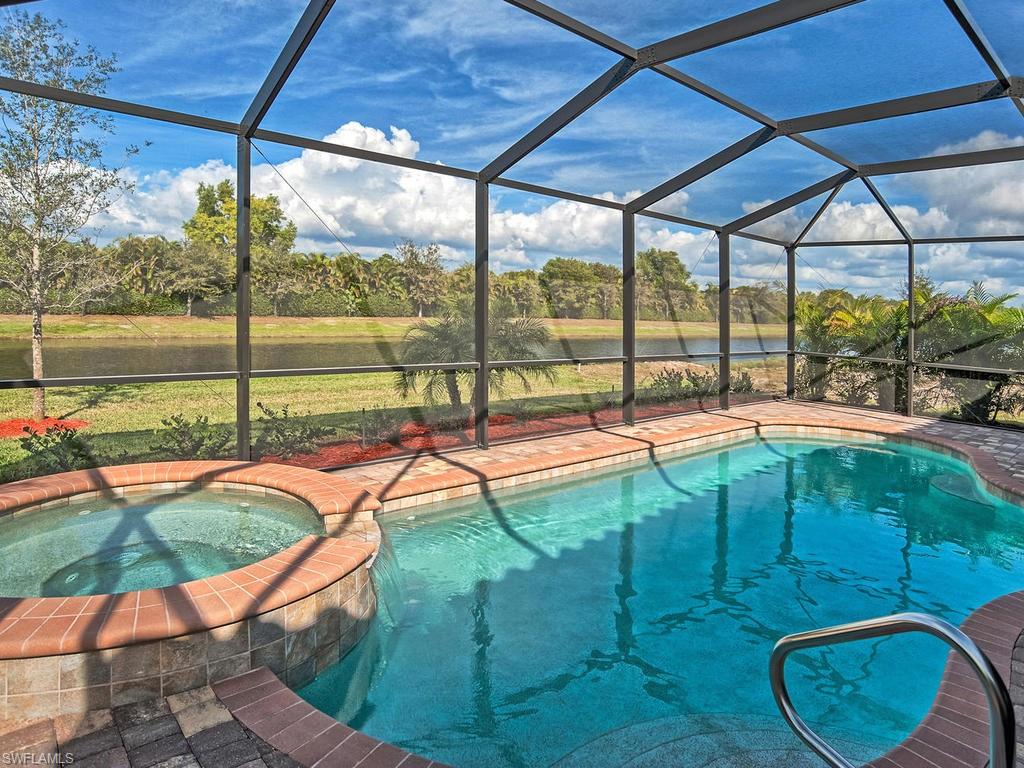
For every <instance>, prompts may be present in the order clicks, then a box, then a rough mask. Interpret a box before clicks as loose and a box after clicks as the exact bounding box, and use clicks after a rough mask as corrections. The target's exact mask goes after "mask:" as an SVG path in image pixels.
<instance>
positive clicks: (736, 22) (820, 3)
mask: <svg viewBox="0 0 1024 768" xmlns="http://www.w3.org/2000/svg"><path fill="white" fill-rule="evenodd" d="M862 1H863V0H777V2H774V3H770V4H768V5H763V6H761V7H760V8H754V9H753V10H751V11H747V12H745V13H740V14H737V15H736V16H730V17H729V18H727V19H722V20H721V21H716V22H714V23H712V24H707V25H706V26H703V27H699V28H698V29H694V30H691V31H689V32H684V33H683V34H681V35H676V36H675V37H670V38H668V39H667V40H662V41H661V42H660V43H654V45H648V46H646V47H644V48H640V49H639V50H638V51H637V62H638V63H639V64H640V65H641V66H644V67H653V66H654V65H655V64H662V63H664V62H666V61H672V60H673V59H678V58H681V57H683V56H689V55H691V54H694V53H699V52H700V51H706V50H708V49H710V48H717V47H718V46H720V45H726V44H728V43H733V42H736V41H737V40H742V39H743V38H746V37H752V36H753V35H759V34H761V33H762V32H769V31H771V30H773V29H778V28H779V27H784V26H787V25H789V24H794V23H796V22H798V21H804V20H805V19H810V18H813V17H814V16H820V15H821V14H823V13H828V12H829V11H834V10H836V9H838V8H843V7H844V6H848V5H855V4H856V3H859V2H862Z"/></svg>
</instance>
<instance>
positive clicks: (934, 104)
mask: <svg viewBox="0 0 1024 768" xmlns="http://www.w3.org/2000/svg"><path fill="white" fill-rule="evenodd" d="M1015 95H1016V96H1024V82H1022V81H1021V80H1020V79H1019V78H1016V77H1014V78H1010V82H1009V83H1008V84H1004V83H1002V82H1001V81H999V80H987V81H985V82H982V83H974V84H973V85H963V86H960V87H957V88H946V89H944V90H941V91H932V92H931V93H922V94H919V95H916V96H906V97H904V98H901V99H889V100H886V101H878V102H874V103H872V104H862V105H860V106H857V107H848V108H846V109H836V110H832V111H829V112H819V113H817V114H813V115H805V116H803V117H795V118H791V119H789V120H780V121H779V133H780V134H781V135H788V134H791V133H804V132H805V131H820V130H822V129H824V128H835V127H837V126H841V125H855V124H857V123H867V122H871V121H872V120H885V119H887V118H890V117H901V116H903V115H915V114H919V113H921V112H932V111H934V110H937V109H948V108H949V107H959V106H964V105H966V104H975V103H977V102H979V101H991V100H992V99H1001V98H1006V97H1009V96H1015Z"/></svg>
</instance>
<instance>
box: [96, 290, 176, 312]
mask: <svg viewBox="0 0 1024 768" xmlns="http://www.w3.org/2000/svg"><path fill="white" fill-rule="evenodd" d="M88 309H89V312H90V313H91V314H94V315H150V316H153V315H163V316H175V315H183V314H185V302H184V301H182V300H180V299H177V298H174V297H173V296H167V295H164V294H155V293H140V292H139V291H117V292H115V293H114V294H113V295H112V296H110V297H109V298H107V299H105V300H104V301H93V302H89V308H88Z"/></svg>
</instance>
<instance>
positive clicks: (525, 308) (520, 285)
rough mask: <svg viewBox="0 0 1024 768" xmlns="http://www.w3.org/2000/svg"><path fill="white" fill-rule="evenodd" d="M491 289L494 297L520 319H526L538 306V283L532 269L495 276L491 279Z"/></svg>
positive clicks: (539, 295)
mask: <svg viewBox="0 0 1024 768" xmlns="http://www.w3.org/2000/svg"><path fill="white" fill-rule="evenodd" d="M491 289H492V291H493V292H494V295H495V297H497V298H498V299H499V300H501V301H503V302H504V303H505V304H507V306H508V308H509V309H510V311H511V312H513V313H514V314H516V315H519V316H520V317H526V316H527V315H529V314H530V312H533V311H534V310H535V307H536V306H537V305H538V304H540V300H541V288H540V281H539V280H538V279H537V273H536V272H534V271H533V270H532V269H524V270H521V271H518V272H505V273H503V274H501V275H495V276H493V277H492V278H491Z"/></svg>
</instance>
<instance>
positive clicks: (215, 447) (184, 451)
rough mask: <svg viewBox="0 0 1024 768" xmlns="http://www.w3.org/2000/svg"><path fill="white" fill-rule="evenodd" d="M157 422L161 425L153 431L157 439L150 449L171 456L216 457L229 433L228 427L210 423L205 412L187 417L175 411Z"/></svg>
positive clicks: (228, 440) (229, 436)
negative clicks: (193, 416)
mask: <svg viewBox="0 0 1024 768" xmlns="http://www.w3.org/2000/svg"><path fill="white" fill-rule="evenodd" d="M160 423H161V424H163V425H164V427H165V429H162V430H157V431H156V434H157V437H158V438H159V439H158V441H157V443H156V444H155V445H154V446H153V450H154V451H156V452H158V453H160V454H161V455H169V456H172V457H175V458H177V457H189V458H194V459H216V458H220V457H222V456H223V455H224V454H225V453H226V452H227V448H228V446H229V445H230V443H231V440H232V437H233V435H232V433H231V429H230V428H229V427H226V426H224V425H221V424H210V420H209V418H208V417H206V416H197V417H196V418H195V419H193V420H189V419H187V418H185V416H184V415H183V414H180V413H176V414H174V415H173V416H171V417H169V418H166V419H161V420H160Z"/></svg>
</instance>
